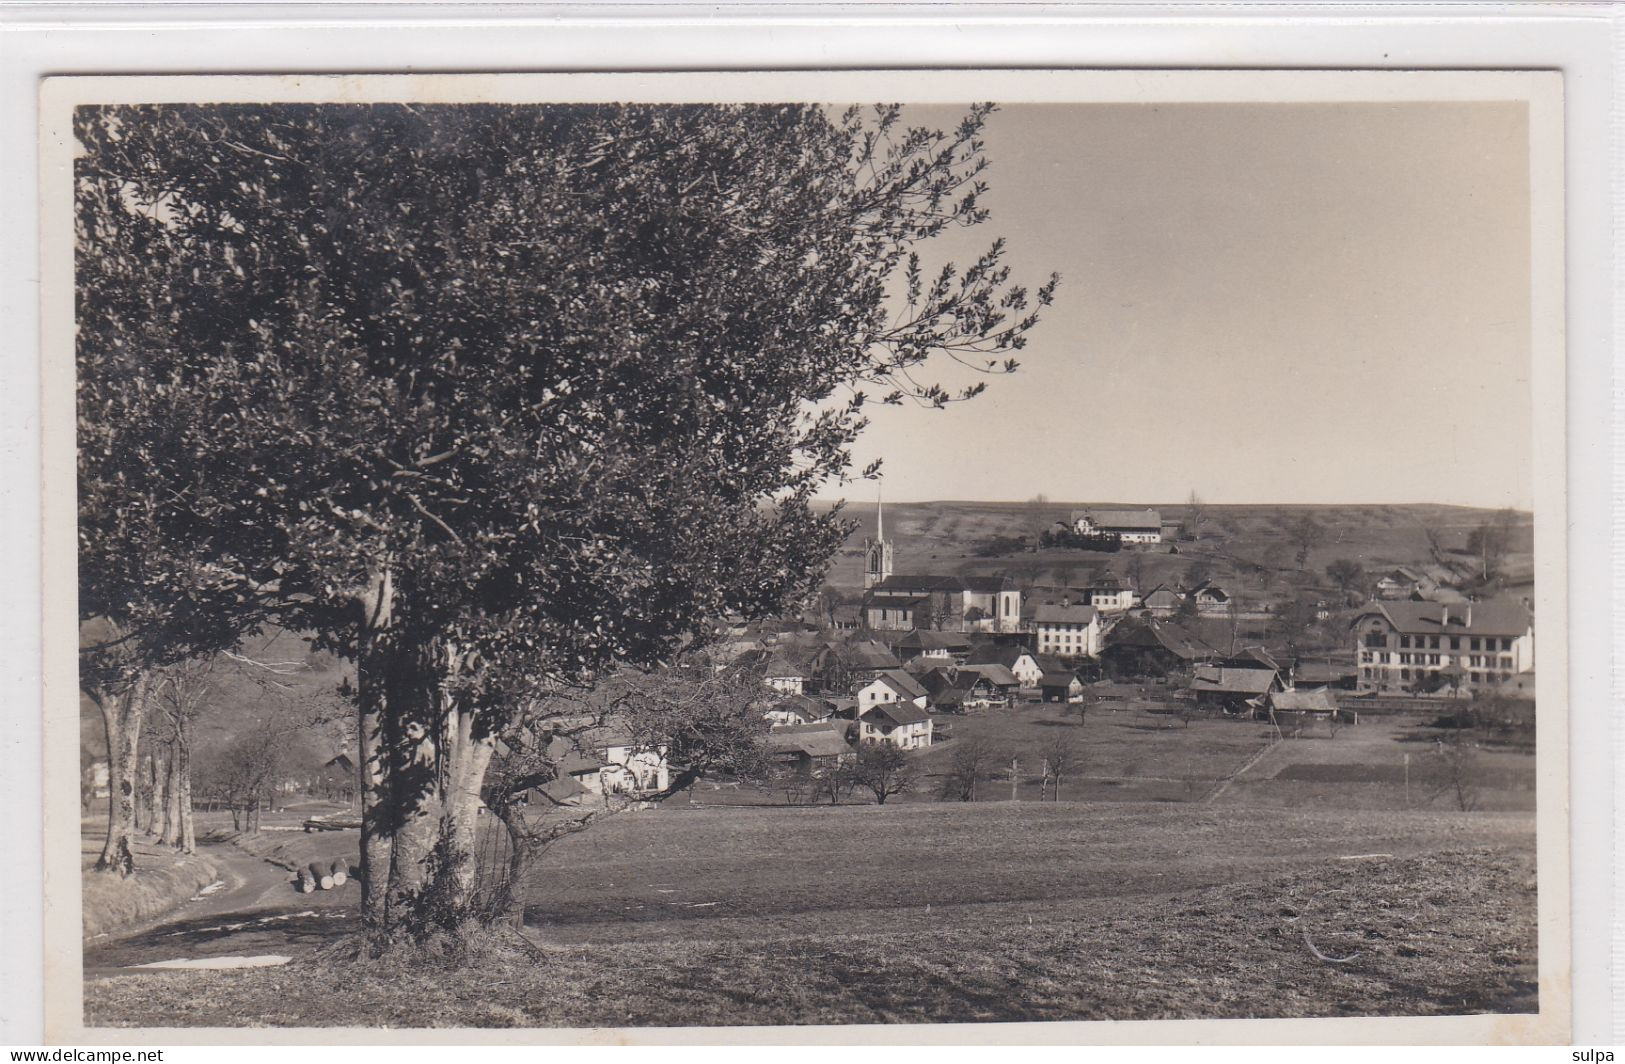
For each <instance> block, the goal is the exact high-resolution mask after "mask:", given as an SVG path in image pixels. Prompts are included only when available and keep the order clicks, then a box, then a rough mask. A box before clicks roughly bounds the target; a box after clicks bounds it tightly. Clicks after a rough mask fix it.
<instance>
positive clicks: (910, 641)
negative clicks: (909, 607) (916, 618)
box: [897, 628, 970, 650]
mask: <svg viewBox="0 0 1625 1064" xmlns="http://www.w3.org/2000/svg"><path fill="white" fill-rule="evenodd" d="M897 645H898V646H899V647H901V648H907V649H909V650H913V649H915V648H919V649H920V650H969V649H970V640H969V639H966V638H965V636H964V635H963V634H961V633H959V632H936V631H932V630H931V629H928V628H915V629H912V630H911V631H910V632H909V633H908V634H907V635H905V636H903V638H901V639H899V640H898V641H897Z"/></svg>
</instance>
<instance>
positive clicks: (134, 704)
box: [92, 673, 149, 876]
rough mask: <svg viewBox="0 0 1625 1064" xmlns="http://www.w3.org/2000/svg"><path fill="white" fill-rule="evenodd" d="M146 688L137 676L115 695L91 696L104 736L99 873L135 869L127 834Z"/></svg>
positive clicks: (142, 675) (126, 872)
mask: <svg viewBox="0 0 1625 1064" xmlns="http://www.w3.org/2000/svg"><path fill="white" fill-rule="evenodd" d="M148 686H149V684H148V678H147V676H146V674H145V673H140V674H138V675H137V676H136V677H135V679H133V680H132V681H130V683H129V684H128V685H127V686H126V687H125V688H124V690H123V691H121V692H119V694H118V695H116V696H110V695H109V694H108V693H107V692H105V691H101V692H96V693H94V694H92V698H93V699H94V700H95V702H96V703H97V706H98V707H99V708H100V709H101V711H102V727H103V728H104V729H105V731H106V733H107V842H106V843H105V844H104V845H103V846H102V852H101V856H100V857H99V858H97V860H96V870H97V871H98V872H113V873H115V874H116V875H119V876H127V875H129V874H130V873H131V872H133V871H134V870H135V858H134V857H133V856H132V855H131V853H130V835H131V833H132V832H133V831H134V829H135V773H136V744H137V742H138V741H139V739H140V736H141V717H142V714H143V713H144V712H145V711H146V708H147V689H148Z"/></svg>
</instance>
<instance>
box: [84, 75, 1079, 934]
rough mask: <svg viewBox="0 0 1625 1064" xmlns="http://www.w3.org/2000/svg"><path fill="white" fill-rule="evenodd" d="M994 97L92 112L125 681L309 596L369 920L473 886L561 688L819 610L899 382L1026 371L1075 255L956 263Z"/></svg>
mask: <svg viewBox="0 0 1625 1064" xmlns="http://www.w3.org/2000/svg"><path fill="white" fill-rule="evenodd" d="M991 112H992V108H991V107H987V106H978V107H975V108H972V109H971V110H970V111H969V113H968V114H967V115H966V116H965V118H964V120H963V121H962V122H961V123H960V124H959V125H958V126H956V127H954V128H953V129H950V130H946V131H944V130H936V129H930V128H917V127H909V126H906V125H905V124H904V123H903V122H902V119H901V113H900V111H899V109H897V108H895V107H881V108H877V109H875V110H874V111H872V112H864V111H861V110H859V109H852V110H849V111H847V112H846V113H844V114H842V115H832V114H830V113H829V112H827V111H826V110H824V109H821V108H817V107H808V106H789V105H786V106H755V105H751V106H704V107H701V106H620V105H613V106H611V105H603V106H598V105H592V106H568V107H508V106H485V105H478V106H433V107H416V106H373V105H369V106H359V105H358V106H350V105H326V106H315V105H312V106H306V105H276V106H258V105H255V106H247V105H220V106H200V105H184V106H167V105H166V106H137V107H126V106H118V107H103V108H81V109H80V110H79V111H78V112H76V118H75V127H76V128H75V134H76V137H77V139H78V142H79V144H80V145H81V147H82V149H83V150H82V153H81V154H80V156H79V158H78V160H77V162H76V175H75V176H76V183H77V189H78V223H79V230H78V238H79V245H80V252H81V254H79V255H78V257H77V260H76V261H77V262H78V264H79V266H78V269H79V291H80V294H81V301H80V305H79V369H80V379H81V382H82V384H81V390H80V421H81V433H82V440H83V441H84V442H86V443H87V444H88V450H89V453H88V455H87V457H86V459H85V460H84V462H83V464H82V466H81V483H82V486H83V488H84V492H85V494H84V495H83V496H82V503H81V527H82V533H81V565H80V572H81V574H85V575H87V581H86V582H82V585H81V612H82V616H84V617H86V618H87V619H102V621H103V627H104V629H105V630H104V631H103V632H102V633H101V634H100V635H99V636H98V637H96V639H95V641H94V642H93V643H92V647H93V649H94V654H92V655H91V657H92V658H94V659H95V660H94V661H92V662H91V664H92V666H93V667H91V668H88V669H86V670H83V671H84V674H85V675H86V676H87V678H88V681H87V682H88V683H89V685H90V686H89V687H88V688H87V690H91V691H92V692H93V697H96V696H97V693H99V694H100V695H101V697H102V698H103V700H104V701H103V703H102V704H105V705H112V706H114V707H115V709H117V707H122V706H125V705H128V706H129V707H131V710H130V711H131V712H137V709H136V708H135V707H139V706H141V705H143V704H144V700H145V697H146V695H145V688H144V686H143V685H144V684H146V683H147V682H149V681H147V680H146V679H145V676H146V670H149V669H150V668H152V667H155V666H157V665H162V664H165V663H166V662H167V661H169V660H184V659H185V658H189V657H193V656H196V655H197V654H198V653H201V652H206V651H208V650H211V649H217V648H218V647H222V646H230V645H233V644H234V643H235V641H236V639H237V638H238V636H239V635H240V634H241V633H242V632H244V631H248V630H252V628H253V627H254V626H256V625H257V624H259V623H260V622H261V620H262V619H263V614H264V611H265V610H266V609H272V610H274V611H275V615H276V616H277V617H278V619H279V620H280V621H281V622H282V623H284V624H287V625H289V626H293V627H299V628H303V629H306V630H309V631H312V632H314V633H315V634H316V636H317V639H318V642H319V645H320V646H322V647H324V648H326V649H330V650H332V651H335V652H337V653H340V654H342V655H344V656H346V657H349V658H352V659H354V661H355V663H356V666H355V667H356V680H357V682H356V701H357V707H358V708H357V715H358V716H357V730H358V734H359V742H360V749H361V759H362V763H363V764H362V774H363V803H362V804H363V831H362V880H363V917H364V922H365V923H366V924H367V925H368V926H369V927H382V926H387V925H389V924H391V923H394V922H397V921H398V919H400V918H403V917H405V916H406V915H408V914H409V913H410V912H411V910H412V907H413V904H414V899H416V898H421V897H425V896H428V895H429V894H434V895H435V896H444V895H445V891H444V890H440V889H439V888H438V887H437V886H436V885H435V884H431V883H430V882H429V879H430V878H431V877H433V876H441V877H443V878H445V879H446V880H447V881H448V883H449V887H447V889H449V890H452V891H453V892H455V890H457V889H462V886H461V885H463V884H466V882H467V878H466V874H465V873H462V872H454V871H449V870H454V869H458V868H464V867H466V865H467V861H466V857H467V855H468V854H469V853H470V852H471V851H472V847H473V832H474V827H475V823H476V813H477V810H478V804H479V802H478V796H479V794H480V792H481V790H482V781H483V779H484V776H485V773H486V770H487V767H488V766H489V763H490V760H491V758H492V756H493V753H494V752H495V750H496V743H497V740H498V737H499V736H500V735H502V734H504V733H505V732H507V731H508V730H509V729H510V728H511V726H512V725H514V724H515V722H516V721H520V720H522V719H523V717H524V714H525V712H526V710H527V707H530V706H532V705H534V704H535V703H536V702H537V700H539V699H545V698H549V697H553V696H555V695H557V694H559V693H560V692H565V691H571V690H578V689H582V688H589V687H591V686H592V685H593V684H594V683H595V682H597V681H598V680H599V679H601V678H602V677H603V676H605V675H607V674H609V673H611V672H613V671H614V670H615V669H618V668H620V667H622V666H623V665H626V664H633V665H652V664H656V663H659V662H663V661H667V660H669V659H671V658H672V656H673V655H674V654H675V653H676V652H677V651H678V650H679V649H680V648H681V647H682V646H683V645H684V644H685V642H686V641H687V640H688V639H689V638H690V636H691V634H692V633H694V632H696V631H698V630H699V629H700V626H701V625H700V622H701V621H702V620H703V619H704V618H706V617H711V616H718V615H721V614H724V613H727V612H730V611H738V612H741V613H744V614H746V615H750V616H762V615H769V614H773V613H776V612H779V611H781V610H784V609H786V608H788V607H790V606H791V605H794V604H796V603H799V602H804V601H805V600H807V599H808V598H809V597H810V596H811V594H812V593H813V591H814V590H815V589H816V587H817V586H818V584H819V582H820V580H821V577H822V575H823V572H824V569H825V567H826V565H827V561H828V559H829V558H830V556H831V555H832V554H833V552H834V551H835V550H836V549H837V548H838V546H839V545H840V543H841V542H842V541H843V539H844V537H845V535H846V533H847V531H848V527H847V524H846V522H845V521H844V519H843V518H842V517H841V516H840V514H839V513H829V512H825V511H821V510H815V509H814V508H813V507H812V506H811V500H812V497H813V494H814V492H815V491H817V490H818V489H819V488H820V487H821V486H823V485H824V484H826V483H828V482H829V481H830V480H831V479H832V478H841V477H844V476H845V475H846V474H847V471H848V469H849V448H850V445H851V444H852V442H853V441H854V440H855V438H856V436H857V435H858V433H859V432H860V431H861V430H862V429H863V427H864V425H865V424H866V420H865V419H866V413H867V410H868V406H869V395H868V392H867V391H866V389H871V388H873V389H876V390H877V391H878V392H879V399H880V401H881V402H884V403H901V402H905V401H908V400H914V401H917V402H920V403H924V404H926V405H929V406H942V405H945V404H947V403H949V402H953V401H957V400H962V399H968V398H971V397H973V396H975V395H976V394H978V393H979V392H980V391H981V390H982V389H983V387H984V383H983V382H977V383H974V384H971V385H968V386H965V387H963V388H960V389H958V390H957V391H952V392H951V391H949V390H948V389H947V388H946V387H944V386H943V385H940V384H936V383H929V382H925V381H922V380H921V378H920V374H921V372H922V369H923V367H924V366H925V364H926V363H927V362H928V361H930V360H932V359H934V358H936V357H937V356H946V357H948V358H951V359H953V360H956V361H958V362H960V363H962V364H964V365H966V366H968V367H969V368H970V369H972V370H975V371H978V372H983V373H998V372H1008V371H1012V370H1014V369H1015V368H1016V363H1015V361H1014V359H1013V357H1011V356H1012V355H1013V353H1014V352H1015V351H1017V350H1019V349H1020V348H1021V347H1022V346H1023V344H1024V342H1025V339H1026V336H1027V334H1028V333H1029V331H1030V330H1031V329H1032V328H1033V327H1034V326H1035V325H1036V323H1037V311H1036V308H1037V307H1039V306H1042V305H1045V304H1048V303H1049V302H1050V300H1051V297H1052V294H1053V291H1054V287H1055V284H1056V280H1055V278H1053V277H1052V278H1051V279H1050V280H1049V281H1048V282H1047V283H1045V284H1044V285H1043V286H1042V287H1041V288H1039V289H1037V290H1036V291H1031V290H1029V289H1027V288H1025V287H1023V286H1021V285H1019V284H1016V283H1014V282H1013V281H1012V279H1011V272H1010V269H1009V267H1008V266H1007V265H1006V264H1005V263H1004V257H1005V246H1004V243H1003V241H1002V240H995V241H993V243H992V245H991V246H990V248H989V250H988V252H987V253H986V254H984V255H983V256H981V257H980V258H978V259H977V260H975V261H974V262H972V263H970V264H968V265H966V266H965V267H964V268H958V267H956V266H955V265H953V264H951V263H950V264H947V265H944V266H942V267H941V268H940V269H937V270H935V271H934V272H932V271H928V270H927V268H926V266H925V264H924V262H923V259H922V256H921V254H920V251H921V249H922V248H923V247H926V246H928V245H929V244H930V242H931V240H932V239H933V238H935V237H937V236H938V235H940V234H941V233H943V232H945V231H947V230H948V229H950V228H955V227H963V226H974V225H977V224H980V223H982V222H984V221H986V220H987V217H988V214H987V211H986V209H985V208H984V207H983V206H982V197H983V195H984V193H985V191H986V185H985V183H984V181H983V178H982V174H983V173H984V171H985V168H986V166H987V165H988V160H987V157H986V153H985V148H984V143H983V140H982V128H983V126H984V124H985V122H986V120H987V118H988V116H989V115H990V114H991ZM838 395H840V396H845V398H837V396H838ZM865 472H866V473H871V474H872V473H873V472H874V469H873V468H871V469H869V470H866V471H865ZM132 589H134V590H136V591H139V594H132V593H131V592H132ZM130 603H134V605H133V606H131V605H128V604H130ZM200 621H201V622H206V623H199V622H200ZM98 655H99V656H98ZM87 660H91V659H89V658H87ZM119 712H123V710H119ZM114 715H115V716H116V715H117V714H116V713H115V714H114ZM114 730H115V729H114V728H113V727H112V726H111V725H110V726H109V737H110V744H109V745H110V750H112V749H113V748H114V746H115V743H114V741H113V739H114ZM132 756H133V755H132ZM110 760H117V757H113V758H110ZM894 775H899V774H895V773H894ZM899 778H902V776H901V775H899ZM115 804H117V803H116V802H115ZM110 842H111V839H110ZM126 853H127V847H126ZM437 853H439V854H442V855H446V856H444V858H443V859H437V858H436V857H435V855H436V854H437ZM431 888H434V889H432V890H431ZM453 908H456V906H453Z"/></svg>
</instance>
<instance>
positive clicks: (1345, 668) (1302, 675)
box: [1292, 661, 1358, 684]
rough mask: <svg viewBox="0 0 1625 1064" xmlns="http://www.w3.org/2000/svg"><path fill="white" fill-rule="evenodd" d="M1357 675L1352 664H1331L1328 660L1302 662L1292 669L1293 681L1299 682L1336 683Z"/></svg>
mask: <svg viewBox="0 0 1625 1064" xmlns="http://www.w3.org/2000/svg"><path fill="white" fill-rule="evenodd" d="M1355 675H1358V673H1357V672H1356V670H1355V668H1354V666H1353V665H1333V664H1330V663H1329V662H1320V661H1309V662H1303V663H1301V664H1299V665H1298V667H1297V668H1295V669H1293V670H1292V678H1293V680H1294V682H1296V683H1300V684H1311V683H1336V682H1337V681H1338V680H1346V679H1348V678H1349V677H1351V676H1355Z"/></svg>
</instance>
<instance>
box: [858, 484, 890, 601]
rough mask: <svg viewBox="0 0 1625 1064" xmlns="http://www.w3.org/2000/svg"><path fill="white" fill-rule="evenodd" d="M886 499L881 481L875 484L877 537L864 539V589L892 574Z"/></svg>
mask: <svg viewBox="0 0 1625 1064" xmlns="http://www.w3.org/2000/svg"><path fill="white" fill-rule="evenodd" d="M885 506H886V503H885V500H883V499H882V498H881V497H880V483H879V482H878V481H877V482H876V484H875V538H874V539H865V540H864V541H863V589H864V590H865V591H867V590H869V589H870V588H871V587H874V586H875V585H876V584H878V583H880V582H881V581H882V580H884V579H886V578H887V577H888V576H890V575H891V567H892V557H891V544H890V543H887V542H886V510H885Z"/></svg>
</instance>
